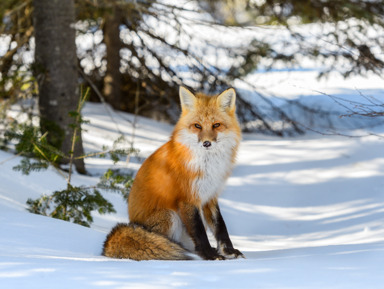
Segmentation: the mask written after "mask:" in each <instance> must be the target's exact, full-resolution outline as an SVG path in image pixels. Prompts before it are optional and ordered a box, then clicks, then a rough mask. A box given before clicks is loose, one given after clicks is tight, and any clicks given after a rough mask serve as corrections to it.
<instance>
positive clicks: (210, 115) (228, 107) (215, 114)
mask: <svg viewBox="0 0 384 289" xmlns="http://www.w3.org/2000/svg"><path fill="white" fill-rule="evenodd" d="M180 102H181V109H182V112H181V117H180V119H179V121H178V123H177V124H176V127H175V131H174V137H175V138H176V140H177V141H178V142H180V143H182V144H184V145H187V146H188V147H189V148H192V149H201V150H206V151H215V150H218V149H223V148H227V147H228V149H234V148H235V147H237V145H238V144H239V142H240V138H241V136H240V127H239V123H238V121H237V117H236V104H235V103H236V92H235V90H234V89H233V88H229V89H227V90H225V91H224V92H222V93H220V94H219V95H217V96H207V95H204V94H196V95H195V94H193V93H192V92H190V91H189V90H188V89H186V88H185V87H182V86H181V87H180Z"/></svg>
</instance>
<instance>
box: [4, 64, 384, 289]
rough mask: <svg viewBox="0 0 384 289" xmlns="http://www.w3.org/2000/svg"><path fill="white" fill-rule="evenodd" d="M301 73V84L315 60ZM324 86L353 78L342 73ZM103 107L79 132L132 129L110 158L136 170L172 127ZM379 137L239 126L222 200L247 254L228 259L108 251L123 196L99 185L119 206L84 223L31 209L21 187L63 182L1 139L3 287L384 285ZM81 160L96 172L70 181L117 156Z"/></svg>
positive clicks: (34, 193)
mask: <svg viewBox="0 0 384 289" xmlns="http://www.w3.org/2000/svg"><path fill="white" fill-rule="evenodd" d="M281 73H282V75H284V76H283V77H284V78H285V77H286V76H285V74H284V73H285V72H281ZM276 74H278V73H277V72H275V73H274V74H269V75H272V76H273V77H275V76H276ZM301 74H302V79H303V83H302V84H301V85H305V82H306V81H307V79H308V77H310V76H308V74H311V72H308V71H301ZM295 75H296V76H297V74H295ZM263 77H266V76H265V75H264V76H263ZM359 81H360V82H359V83H360V84H361V87H364V88H365V87H366V86H367V88H369V87H371V88H373V89H378V88H377V87H375V86H373V85H372V86H369V85H367V84H366V82H365V80H364V79H363V78H360V79H359ZM367 81H368V80H367ZM314 83H315V81H313V82H311V83H310V84H311V89H313V88H314V87H313V84H314ZM284 85H286V84H284ZM317 85H318V87H317V88H316V87H315V88H314V89H319V90H321V86H322V85H323V84H322V83H321V82H319V83H318V84H317ZM332 85H333V87H332ZM328 86H330V87H331V88H332V89H334V88H335V87H337V88H339V89H340V91H341V93H343V92H345V91H347V90H348V89H349V83H348V82H343V81H340V80H337V81H336V82H334V83H333V84H332V83H329V82H328V83H327V87H328ZM285 89H286V88H285ZM327 89H328V88H327ZM288 94H289V93H288ZM291 94H292V92H291ZM291 94H289V97H292V96H291ZM299 96H301V95H299ZM107 109H109V108H106V107H104V106H102V105H98V104H90V103H89V104H87V105H86V107H85V109H84V115H85V118H87V119H88V120H90V123H89V124H86V125H84V128H85V132H84V144H85V148H86V150H87V151H88V152H90V151H95V150H101V147H102V146H103V145H112V142H113V140H114V139H116V138H117V137H118V136H119V134H120V133H123V134H124V135H126V136H127V138H128V139H133V140H134V146H135V147H137V148H139V149H140V157H139V158H137V157H132V158H131V159H130V162H128V163H127V162H125V161H124V160H122V161H120V162H119V163H117V164H116V165H115V167H119V168H128V169H132V170H137V169H138V168H139V166H140V163H141V162H142V161H143V159H144V158H145V157H147V156H148V155H149V154H150V153H151V152H153V151H154V150H155V149H156V148H157V147H159V146H160V145H161V144H163V143H164V142H166V141H167V139H168V137H169V135H170V133H171V131H172V126H171V125H168V124H164V123H158V122H155V121H152V120H149V119H145V118H141V117H139V118H138V123H137V125H136V128H135V130H133V128H132V121H133V118H134V117H133V116H132V115H128V114H125V113H117V112H112V116H113V120H112V119H111V117H110V115H109V113H107V111H106V110H107ZM133 132H135V136H134V137H133V138H132V133H133ZM383 145H384V141H383V139H382V138H379V137H375V136H368V137H361V138H346V137H342V136H324V135H320V134H313V133H312V134H308V135H306V136H302V137H297V138H277V137H270V136H260V135H256V134H245V135H244V136H243V141H242V144H241V147H240V153H239V156H238V161H237V166H236V168H235V170H234V172H233V174H232V176H231V177H230V179H229V181H228V184H227V187H226V189H225V191H224V192H223V194H222V197H221V199H220V205H221V208H222V213H223V216H224V219H225V221H226V223H227V226H228V230H229V232H230V235H231V238H232V241H233V243H234V245H235V247H236V248H238V249H240V250H241V251H242V252H243V253H244V254H245V256H246V257H247V259H239V260H227V261H142V262H136V261H131V260H114V259H109V258H106V257H103V256H101V249H102V244H103V242H104V239H105V237H106V235H107V233H108V232H109V230H110V229H111V228H112V227H113V226H114V225H115V224H116V223H117V222H126V221H127V220H128V214H127V205H126V202H125V200H123V199H122V197H121V196H120V195H117V194H111V193H105V196H106V197H108V199H109V200H110V201H111V202H113V203H114V205H115V208H116V210H117V213H116V214H111V215H98V214H96V213H95V214H94V220H95V221H94V224H93V225H92V227H91V228H85V227H82V226H79V225H76V224H72V223H68V222H64V221H61V220H56V219H51V218H48V217H43V216H39V215H34V214H31V213H28V212H27V211H26V200H27V199H28V198H37V197H39V196H40V195H41V194H49V193H51V192H53V191H54V190H58V189H62V188H64V187H65V184H66V182H65V180H64V179H63V177H62V176H60V175H59V174H58V173H57V172H56V171H55V170H54V169H49V170H48V171H46V172H40V173H39V172H37V173H32V174H30V175H29V176H23V175H21V173H19V172H15V171H13V170H12V167H13V166H15V165H17V164H18V163H19V162H20V157H18V156H14V155H12V154H11V153H8V152H4V151H0V163H1V165H0V166H1V170H0V182H1V186H0V231H1V234H0V283H1V284H2V285H1V288H12V289H13V288H39V289H41V288H321V289H324V288H348V289H351V288H359V289H361V288H382V284H383V282H384V277H383V274H382V272H381V271H382V268H381V265H382V260H383V258H384V222H383V218H384V192H383V189H382V188H383V186H384V178H383V175H384V157H383V154H382V151H383V150H382V147H383ZM86 164H87V168H88V170H89V172H90V174H91V175H90V176H80V175H75V176H74V177H73V180H74V183H75V184H77V185H80V184H83V185H91V184H95V183H96V182H97V180H98V177H99V176H100V174H102V173H103V172H104V171H105V170H106V169H107V168H109V167H112V163H111V162H110V161H109V160H105V159H97V158H89V159H87V160H86Z"/></svg>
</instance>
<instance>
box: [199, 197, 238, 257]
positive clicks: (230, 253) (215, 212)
mask: <svg viewBox="0 0 384 289" xmlns="http://www.w3.org/2000/svg"><path fill="white" fill-rule="evenodd" d="M203 210H204V217H205V219H206V220H207V223H208V225H209V227H210V228H211V230H212V232H213V234H214V235H215V238H216V240H217V251H218V253H219V254H221V255H224V256H225V257H227V258H240V257H241V258H245V257H244V255H243V253H241V252H240V251H239V250H237V249H235V248H233V245H232V242H231V239H230V238H229V234H228V230H227V226H226V225H225V222H224V219H223V216H222V215H221V212H220V208H219V204H218V203H217V200H212V201H211V202H209V203H208V204H206V205H205V206H204V208H203Z"/></svg>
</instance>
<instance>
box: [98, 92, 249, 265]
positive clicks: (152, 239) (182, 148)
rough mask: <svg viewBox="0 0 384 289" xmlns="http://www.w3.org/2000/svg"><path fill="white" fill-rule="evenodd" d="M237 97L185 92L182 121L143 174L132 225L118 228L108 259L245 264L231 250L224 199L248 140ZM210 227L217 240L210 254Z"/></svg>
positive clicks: (132, 201)
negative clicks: (236, 260)
mask: <svg viewBox="0 0 384 289" xmlns="http://www.w3.org/2000/svg"><path fill="white" fill-rule="evenodd" d="M235 100H236V93H235V90H234V89H233V88H230V89H227V90H225V91H224V92H222V93H221V94H219V95H218V96H207V95H204V94H196V95H194V94H193V93H192V92H190V91H189V90H188V89H186V88H184V87H180V101H181V108H182V112H181V116H180V119H179V121H178V122H177V124H176V126H175V129H174V131H173V133H172V136H171V138H170V140H169V141H168V142H167V143H166V144H164V145H163V146H161V147H160V148H159V149H158V150H157V151H156V152H154V153H153V154H152V155H151V156H150V157H148V159H147V160H146V161H145V162H144V163H143V165H142V166H141V168H140V169H139V171H138V173H137V175H136V177H135V181H134V184H133V186H132V189H131V192H130V193H129V197H128V212H129V219H130V224H118V225H117V226H116V227H115V228H114V229H112V231H111V232H110V234H109V235H108V236H107V239H106V241H105V243H104V248H103V255H105V256H108V257H113V258H129V259H134V260H151V259H155V260H188V259H193V256H196V255H193V254H191V253H194V254H197V255H198V256H200V257H201V258H203V259H205V260H224V259H226V258H238V257H244V255H243V254H242V253H241V252H240V251H239V250H237V249H235V248H234V247H233V245H232V242H231V240H230V238H229V235H228V231H227V228H226V225H225V223H224V220H223V217H222V215H221V213H220V208H219V204H218V197H219V194H220V192H221V191H222V190H223V188H224V185H225V181H226V179H227V178H228V176H229V175H230V173H231V171H232V167H233V165H234V162H235V158H236V152H237V149H238V146H239V143H240V139H241V130H240V126H239V123H238V121H237V117H236V113H235V111H236V106H235ZM206 226H208V227H209V228H210V230H211V231H212V233H213V235H214V236H215V238H216V240H217V249H214V248H212V247H211V245H210V243H209V240H208V237H207V233H206Z"/></svg>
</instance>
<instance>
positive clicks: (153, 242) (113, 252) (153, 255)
mask: <svg viewBox="0 0 384 289" xmlns="http://www.w3.org/2000/svg"><path fill="white" fill-rule="evenodd" d="M103 255H104V256H107V257H112V258H119V259H132V260H137V261H141V260H192V259H195V258H193V254H192V253H190V252H189V251H188V250H186V249H185V248H183V247H182V246H181V245H179V244H177V243H175V242H173V241H172V240H170V239H168V238H167V237H165V236H163V235H160V234H158V233H155V232H151V231H149V230H147V229H146V228H144V227H143V226H141V225H138V224H135V223H130V224H117V225H116V226H115V227H114V228H113V229H112V231H111V232H110V233H109V234H108V236H107V239H106V240H105V242H104V247H103Z"/></svg>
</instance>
